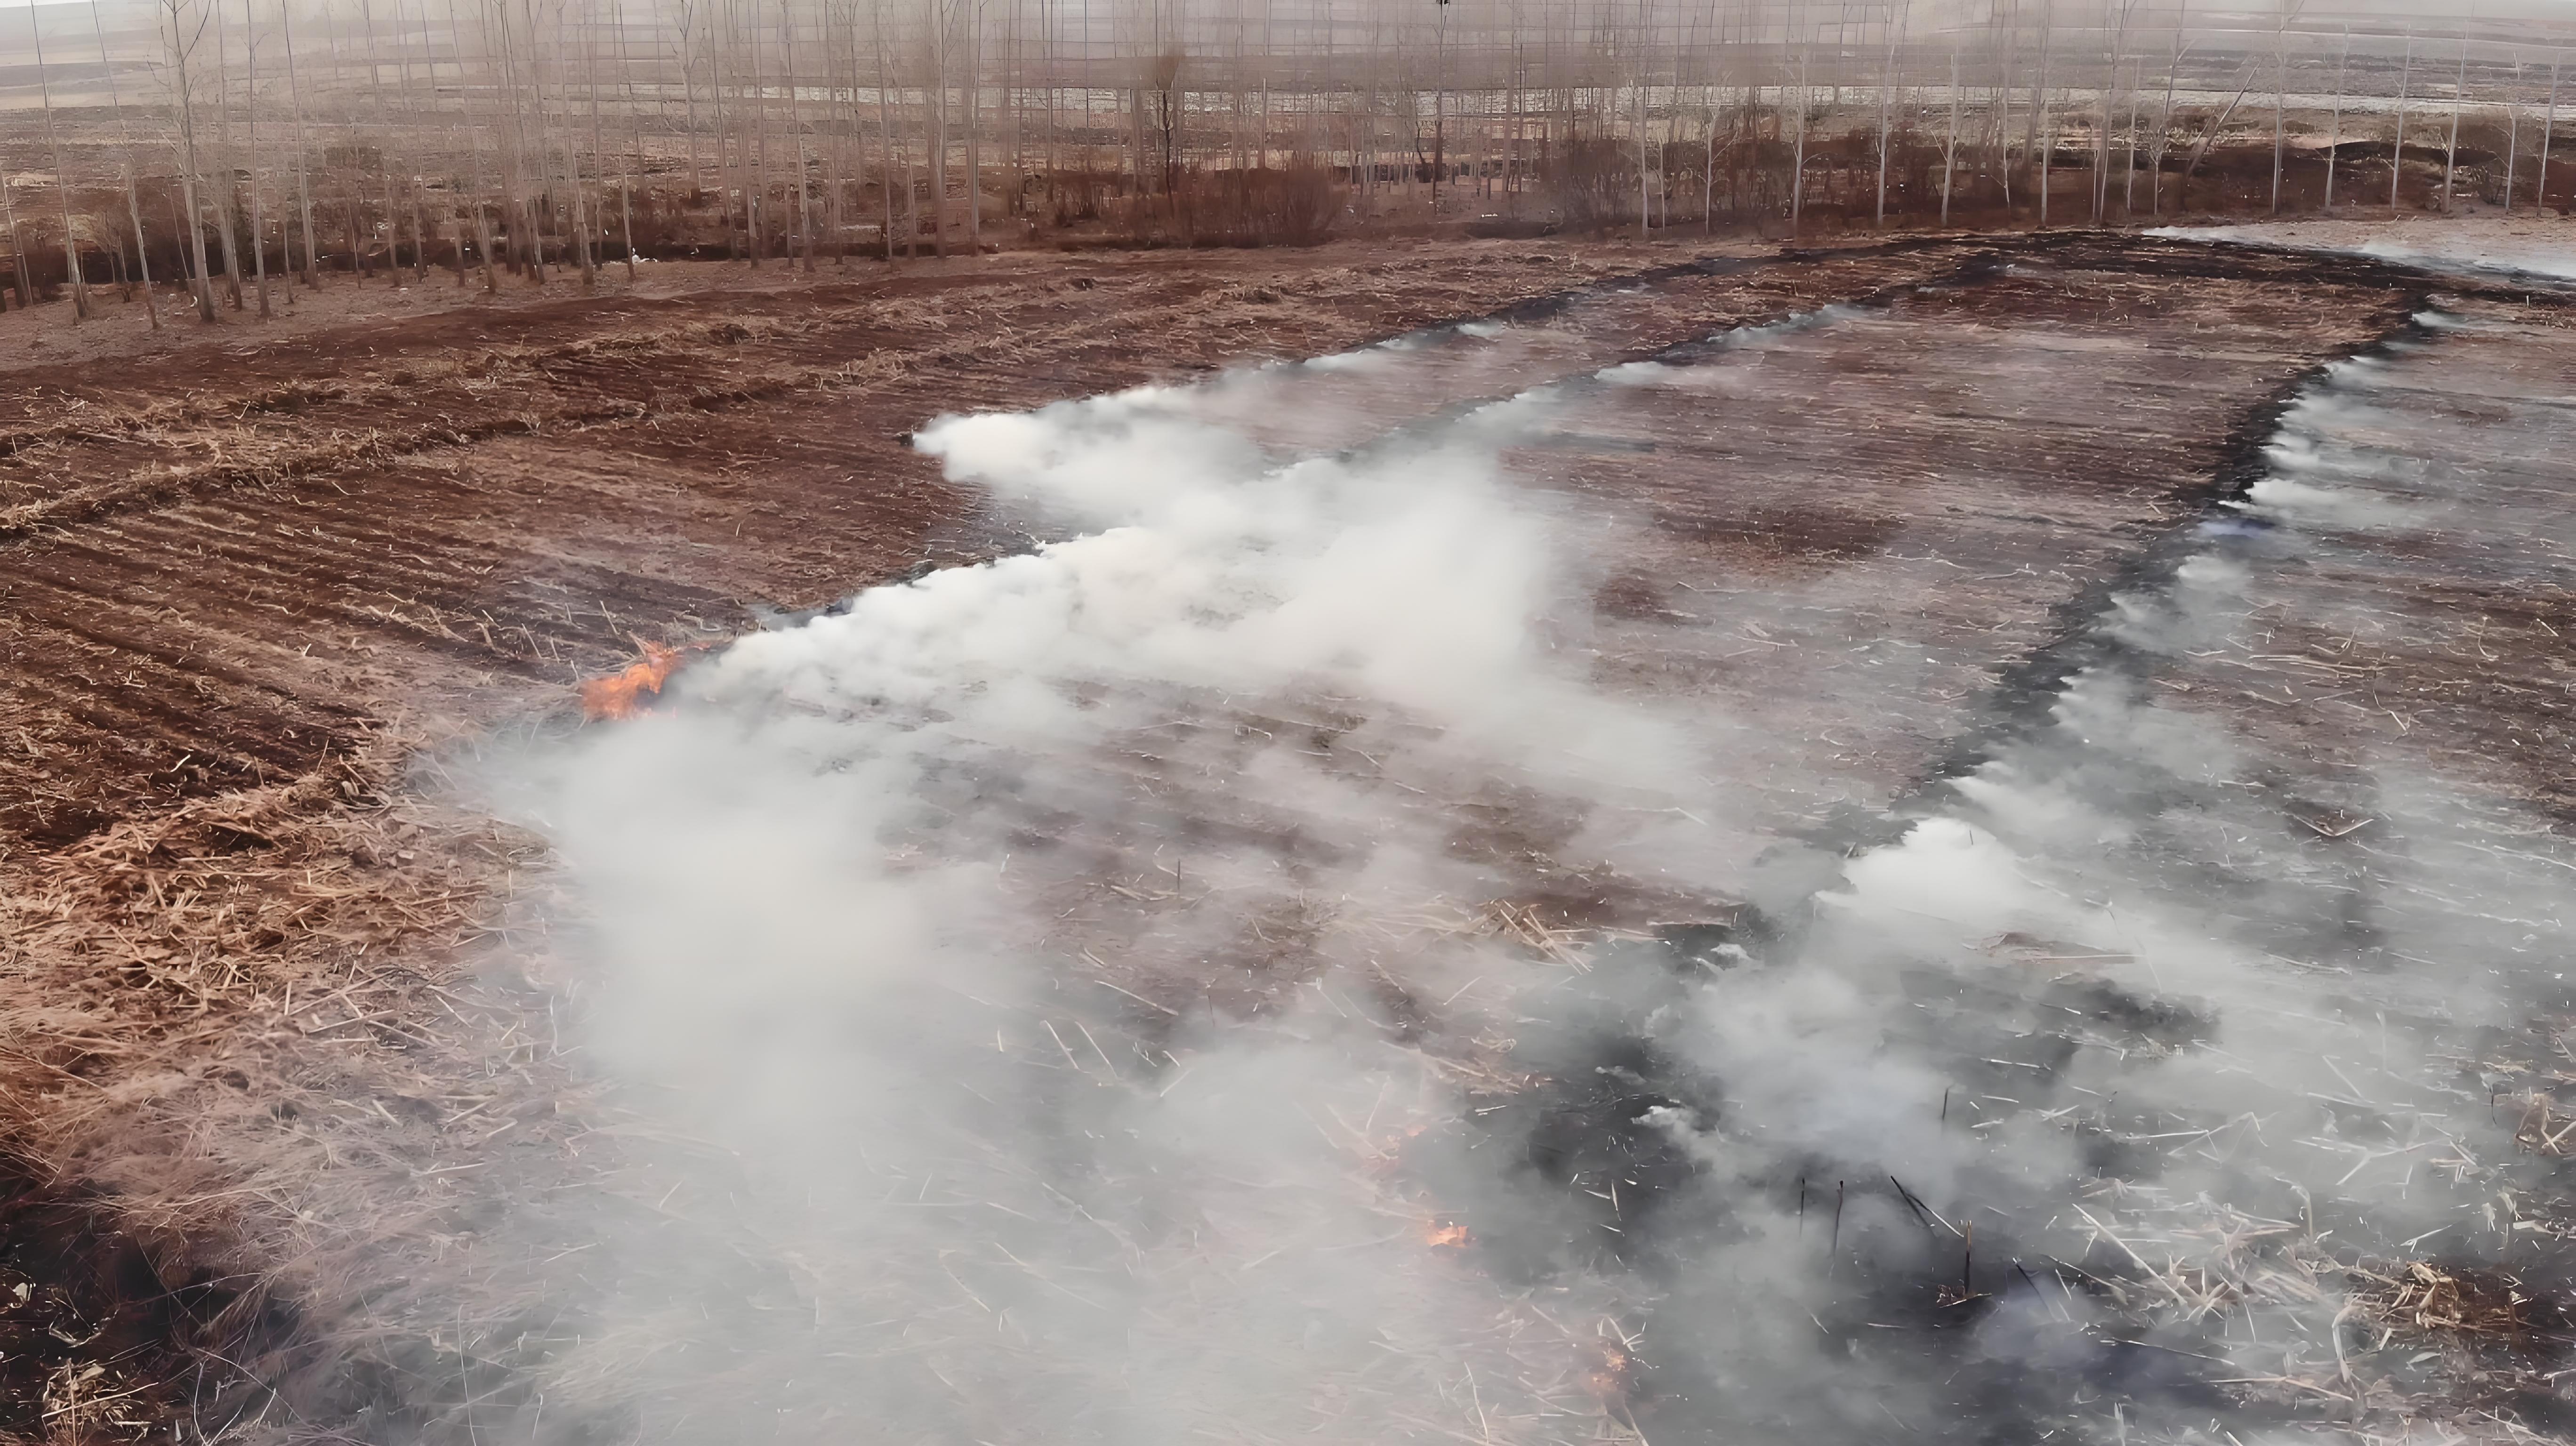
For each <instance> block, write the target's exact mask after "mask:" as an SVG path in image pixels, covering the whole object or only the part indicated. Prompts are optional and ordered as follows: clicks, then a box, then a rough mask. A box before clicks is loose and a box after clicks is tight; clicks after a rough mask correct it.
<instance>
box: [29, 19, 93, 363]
mask: <svg viewBox="0 0 2576 1446" xmlns="http://www.w3.org/2000/svg"><path fill="white" fill-rule="evenodd" d="M27 33H28V34H29V35H30V36H31V37H32V38H33V39H34V41H35V45H36V96H37V99H38V100H39V101H40V102H41V103H42V104H43V106H44V111H45V149H46V150H47V151H48V152H51V153H52V156H53V167H54V201H55V203H56V205H57V207H58V208H59V209H60V211H61V213H62V220H63V275H64V277H65V279H66V280H68V281H69V282H70V283H71V288H72V324H73V325H75V326H77V325H79V324H80V323H81V322H83V321H86V320H88V319H89V309H90V308H89V283H88V281H87V279H86V278H84V277H83V276H82V275H81V264H80V236H79V233H78V232H76V231H75V230H74V229H73V227H72V180H71V177H70V176H69V175H67V174H65V172H64V171H63V146H62V142H61V140H60V139H58V138H57V137H56V136H55V134H54V88H53V83H52V82H51V81H50V80H49V79H47V78H46V75H45V26H44V22H43V20H41V19H40V18H39V17H38V16H37V14H36V0H27Z"/></svg>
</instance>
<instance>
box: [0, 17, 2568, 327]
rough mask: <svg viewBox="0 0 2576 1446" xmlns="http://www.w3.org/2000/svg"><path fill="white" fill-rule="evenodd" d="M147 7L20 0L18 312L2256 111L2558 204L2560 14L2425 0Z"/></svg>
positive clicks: (1872, 195)
mask: <svg viewBox="0 0 2576 1446" xmlns="http://www.w3.org/2000/svg"><path fill="white" fill-rule="evenodd" d="M121 3H122V4H125V5H131V4H133V3H135V0H121ZM148 5H149V10H148V12H146V13H144V14H141V15H138V14H137V13H136V12H134V11H132V10H130V9H124V10H118V11H115V12H110V11H109V10H108V9H106V8H105V6H106V0H84V3H81V4H77V5H53V6H48V7H43V8H41V9H39V8H37V7H33V6H31V7H30V8H29V10H28V11H27V14H28V17H29V25H28V34H29V44H28V51H29V59H31V60H32V62H33V73H34V75H35V77H36V85H35V88H34V90H35V93H34V95H33V96H32V97H30V99H32V101H33V104H32V105H27V106H24V107H23V108H22V109H20V110H19V111H16V112H13V114H15V115H17V116H19V117H21V118H22V119H24V120H28V121H33V122H35V124H34V125H33V126H25V125H21V126H17V127H14V128H12V130H11V132H10V134H9V136H8V138H7V140H6V141H0V145H6V144H9V143H12V142H14V143H15V146H16V147H17V148H19V149H22V150H23V149H24V148H26V147H28V146H32V145H41V146H42V148H43V150H44V153H45V154H44V157H43V159H42V161H41V162H40V163H39V164H38V165H36V166H32V167H8V166H0V226H5V227H6V229H7V233H8V237H9V240H10V242H11V246H10V250H11V256H12V268H13V269H12V274H11V277H10V279H11V280H14V283H15V289H16V291H17V293H18V298H19V300H20V301H22V302H24V301H25V300H27V299H28V298H29V297H30V296H31V295H32V294H34V292H35V289H36V284H37V277H38V273H39V272H51V273H53V274H52V275H51V276H50V277H48V278H47V280H48V282H49V284H56V283H58V284H61V285H64V286H66V287H67V288H68V290H69V292H70V295H71V299H72V306H73V311H74V315H75V316H76V317H77V316H86V315H88V314H89V311H90V306H91V296H90V291H91V286H92V284H93V282H94V281H98V280H112V281H113V283H114V284H118V285H121V286H124V287H126V288H127V289H128V290H129V292H131V291H132V290H134V289H135V288H137V287H138V286H139V287H140V289H141V291H142V293H143V295H144V297H145V300H146V306H147V308H148V309H150V314H151V316H152V318H153V323H154V324H155V325H158V324H159V313H158V310H157V308H154V307H153V306H152V302H151V299H150V297H151V289H150V283H151V280H152V278H153V276H154V274H155V268H156V267H157V268H159V269H160V270H161V271H162V272H163V273H164V280H165V281H166V280H169V279H171V277H170V274H169V273H175V277H176V279H177V280H178V281H179V282H181V283H182V284H184V286H185V288H186V290H187V294H188V297H189V300H190V304H191V305H192V306H193V307H194V309H195V310H196V311H197V313H198V315H199V316H200V317H201V318H204V319H208V320H212V319H214V318H215V317H216V316H217V315H218V314H219V311H220V310H221V309H222V308H224V307H227V306H229V307H233V308H238V309H246V310H247V309H256V310H257V311H259V312H261V313H262V314H265V313H266V312H267V311H268V310H269V308H270V305H271V300H270V292H271V288H272V286H273V285H276V284H278V283H280V282H282V281H284V280H286V279H288V278H292V279H294V280H296V281H300V282H302V283H304V284H308V285H318V284H320V283H321V280H322V277H323V274H324V273H325V272H326V271H330V270H347V271H351V272H355V273H358V274H360V275H366V274H371V273H373V272H375V271H378V270H386V271H389V272H390V274H391V275H393V276H394V277H395V278H396V279H398V280H400V279H410V280H418V279H423V278H425V277H426V276H427V274H428V273H429V271H430V270H431V268H432V267H434V266H443V267H447V268H450V269H452V270H453V272H454V274H455V277H456V280H457V282H458V284H460V285H464V284H470V283H471V282H473V281H474V280H476V279H477V278H478V277H479V280H480V282H481V284H482V285H484V286H486V287H489V288H497V287H499V286H500V285H501V277H502V276H503V275H504V274H512V275H518V276H522V277H525V278H526V279H528V280H529V281H532V282H543V281H545V280H547V279H548V278H549V277H550V276H552V275H554V274H556V273H571V274H577V275H578V276H579V278H580V279H581V281H582V282H583V283H584V284H585V285H588V284H591V283H593V282H594V281H595V280H596V278H597V276H598V274H599V272H600V269H601V268H602V267H603V266H604V265H611V264H616V263H617V262H618V261H622V262H623V264H624V265H625V267H626V268H627V269H628V271H629V272H630V274H631V273H632V270H633V268H634V267H635V265H636V263H637V260H638V258H639V256H641V255H645V254H656V255H669V254H698V255H705V254H723V255H729V256H734V257H740V258H745V259H748V260H750V261H751V262H752V263H753V264H755V265H756V264H759V263H760V262H762V261H764V260H779V259H783V260H786V261H788V262H790V263H792V264H799V265H802V266H805V267H807V268H811V267H812V266H813V265H814V264H815V263H816V260H817V258H818V257H823V258H832V257H841V256H846V255H849V254H851V253H852V252H853V251H856V250H864V251H866V252H869V253H873V254H881V255H884V256H887V257H893V256H896V255H900V254H908V253H912V252H916V251H921V250H930V251H936V252H940V253H943V254H944V253H946V252H948V251H949V250H951V249H952V248H962V249H966V250H970V251H971V250H976V249H980V248H982V247H984V246H985V245H986V243H987V235H986V232H987V228H988V227H1001V228H1004V229H1005V230H1007V231H1008V232H1009V233H1010V235H1011V236H1012V237H1014V238H1019V237H1025V236H1028V235H1031V234H1035V233H1037V232H1041V231H1045V230H1048V229H1054V228H1080V227H1083V226H1086V225H1096V226H1099V227H1101V228H1104V229H1107V230H1109V231H1113V232H1120V233H1122V234H1129V235H1134V234H1142V233H1147V232H1152V233H1154V234H1157V235H1165V236H1172V237H1178V238H1194V237H1204V236H1209V235H1215V236H1219V237H1225V238H1230V239H1250V240H1260V239H1304V238H1306V237H1311V236H1314V235H1319V234H1322V233H1323V232H1324V231H1325V230H1328V229H1330V228H1331V226H1332V225H1334V224H1335V223H1336V221H1337V220H1338V219H1340V218H1343V217H1347V216H1349V215H1352V214H1357V215H1360V216H1363V217H1368V216H1377V217H1388V216H1393V217H1397V218H1403V217H1408V216H1409V217H1416V218H1423V219H1430V220H1437V219H1439V218H1441V217H1443V216H1449V217H1453V218H1458V219H1464V220H1466V221H1468V222H1469V223H1470V224H1475V223H1479V222H1490V223H1493V224H1497V225H1504V226H1508V225H1512V224H1516V223H1526V224H1532V225H1545V224H1574V225H1628V224H1635V225H1638V226H1641V227H1647V228H1652V227H1654V226H1656V225H1689V224H1693V223H1696V224H1698V225H1701V226H1714V225H1715V224H1716V223H1717V222H1718V220H1719V219H1720V218H1721V217H1729V218H1738V219H1741V218H1744V217H1746V216H1748V215H1750V216H1757V217H1773V216H1777V217H1782V218H1785V219H1786V220H1787V222H1788V224H1790V225H1791V226H1792V227H1793V228H1794V227H1796V226H1799V225H1803V224H1808V223H1809V222H1810V218H1811V217H1812V216H1813V214H1814V212H1815V211H1816V209H1817V208H1819V207H1822V208H1825V209H1827V210H1828V211H1830V213H1831V214H1832V215H1834V216H1835V217H1836V218H1838V219H1840V220H1843V221H1846V222H1849V221H1852V220H1854V219H1855V218H1856V217H1858V216H1861V215H1865V216H1866V217H1867V219H1868V220H1871V221H1874V222H1878V223H1882V224H1883V223H1885V222H1886V221H1887V220H1888V218H1889V216H1890V215H1891V214H1892V213H1893V214H1895V215H1899V216H1908V215H1910V216H1917V217H1926V218H1930V217H1937V218H1938V219H1939V220H1940V221H1942V222H1944V223H1948V222H1951V221H1953V220H1954V219H1960V216H1959V213H1961V212H1968V213H1974V214H1976V215H1985V214H1995V213H2000V214H2003V215H2010V216H2022V215H2027V216H2031V217H2034V218H2035V219H2038V220H2040V221H2041V222H2043V223H2046V222H2049V221H2052V220H2085V221H2103V220H2107V219H2116V218H2121V217H2125V216H2128V215H2134V214H2138V213H2139V212H2140V211H2141V210H2143V211H2144V212H2145V213H2146V214H2157V213H2161V212H2162V211H2164V210H2165V209H2166V208H2167V206H2168V205H2169V204H2172V205H2179V204H2182V203H2183V202H2184V201H2185V200H2186V199H2187V197H2188V195H2189V188H2190V187H2191V185H2192V184H2193V178H2194V176H2195V174H2197V173H2199V172H2200V171H2201V168H2202V166H2203V164H2204V162H2205V161H2207V160H2208V158H2209V156H2210V154H2211V152H2212V149H2213V147H2232V148H2233V151H2234V152H2235V153H2236V154H2237V156H2238V159H2239V160H2241V158H2242V153H2243V152H2245V151H2246V150H2248V149H2249V148H2254V149H2259V148H2260V147H2262V146H2263V145H2264V144H2266V143H2268V147H2269V152H2270V167H2269V177H2268V188H2265V189H2267V195H2266V196H2264V197H2263V198H2262V199H2263V204H2266V205H2268V207H2269V208H2271V209H2278V208H2280V207H2281V206H2282V205H2283V203H2284V193H2285V186H2293V187H2295V186H2297V185H2299V184H2302V182H2301V178H2302V177H2303V176H2308V175H2309V174H2310V173H2313V172H2315V171H2317V170H2318V169H2319V168H2320V164H2321V167H2322V179H2323V185H2322V196H2321V197H2312V198H2311V200H2310V203H2312V204H2313V203H2315V202H2316V201H2320V200H2321V202H2322V204H2325V205H2329V206H2331V205H2334V204H2336V203H2338V202H2345V203H2349V202H2352V201H2354V200H2356V199H2359V197H2357V196H2356V194H2355V190H2356V187H2357V186H2361V185H2368V186H2370V187H2372V188H2374V190H2375V188H2377V187H2380V186H2383V185H2384V186H2385V187H2386V190H2387V199H2388V201H2389V203H2390V204H2392V205H2394V204H2398V203H2399V202H2400V201H2402V200H2403V199H2405V195H2406V186H2407V183H2408V178H2409V176H2410V175H2412V176H2414V177H2415V178H2416V185H2417V188H2418V190H2419V191H2420V192H2422V193H2423V195H2424V196H2425V197H2426V198H2428V199H2430V200H2431V201H2432V202H2433V203H2435V204H2449V203H2450V201H2451V200H2452V199H2453V197H2454V196H2455V195H2456V194H2457V193H2458V191H2459V189H2460V186H2461V177H2462V172H2463V165H2464V160H2463V157H2464V155H2465V156H2466V162H2465V164H2466V166H2467V169H2468V172H2469V175H2470V179H2471V183H2472V184H2473V185H2474V186H2475V187H2477V188H2479V189H2481V190H2483V191H2484V192H2486V193H2487V194H2489V195H2491V196H2494V197H2496V198H2497V199H2501V200H2502V201H2503V202H2504V203H2505V204H2507V205H2512V204H2515V203H2517V202H2522V203H2533V202H2539V201H2542V200H2544V199H2557V200H2563V199H2565V192H2566V190H2567V187H2566V185H2565V184H2564V183H2560V184H2559V185H2558V186H2557V192H2558V194H2557V195H2556V196H2554V197H2553V196H2552V195H2551V189H2552V184H2553V183H2552V179H2551V172H2550V169H2549V162H2548V157H2549V155H2550V153H2551V151H2552V148H2553V147H2554V146H2555V144H2556V143H2557V140H2558V130H2559V126H2558V102H2559V98H2560V78H2561V70H2562V63H2561V53H2562V52H2561V48H2560V46H2561V42H2562V41H2563V40H2565V39H2567V38H2570V36H2571V35H2576V31H2570V30H2565V29H2553V28H2550V27H2549V25H2548V24H2547V23H2546V22H2545V21H2543V20H2534V21H2528V22H2504V21H2486V22H2478V23H2476V24H2467V23H2464V22H2462V21H2460V20H2458V19H2456V18H2446V16H2445V15H2444V14H2443V13H2440V12H2442V11H2444V10H2446V9H2447V8H2448V7H2447V6H2446V5H2445V4H2444V3H2442V0H2426V5H2427V13H2425V14H2422V15H2419V16H2415V17H2412V18H2410V17H2408V16H2406V15H2403V14H2391V15H2379V16H2360V17H2353V16H2342V17H2324V16H2319V15H2315V14H2310V13H2307V12H2306V11H2305V9H2304V8H2303V7H2304V0H2274V3H2273V4H2272V5H2271V6H2270V8H2265V9H2256V10H2239V11H2220V10H2212V9H2208V8H2206V6H2205V4H2204V7H2203V8H2200V9H2194V8H2193V7H2192V5H2191V3H2190V0H2170V3H2166V4H2161V5H2159V4H2151V3H2149V0H2074V3H2067V0H1852V3H1842V0H1836V3H1825V0H1454V3H1453V0H1188V3H1184V0H148ZM83 21H85V22H86V23H85V24H82V23H80V22H83ZM2428 127H2430V128H2431V129H2430V130H2429V132H2428V130H2427V128H2428ZM2464 135H2466V136H2467V137H2468V138H2469V141H2470V144H2468V145H2467V146H2465V147H2464V145H2463V141H2462V138H2463V136H2464ZM2491 135H2500V136H2501V138H2502V139H2503V141H2504V144H2503V146H2502V147H2501V148H2499V147H2496V146H2493V145H2490V144H2485V141H2486V140H2487V138H2489V137H2490V136H2491ZM2410 147H2411V148H2412V153H2413V159H2414V160H2415V162H2416V165H2415V167H2414V169H2413V170H2412V171H2410V169H2409V166H2408V159H2409V148H2410ZM2497 149H2502V150H2503V151H2504V152H2505V154H2504V155H2503V156H2501V157H2498V156H2496V155H2495V154H2494V152H2495V151H2496V150H2497ZM2237 169H2238V170H2240V171H2241V169H2242V167H2241V165H2240V166H2238V167H2237ZM2436 169H2438V172H2439V178H2438V184H2436V181H2435V179H2434V171H2435V170H2436ZM12 170H15V171H16V172H17V174H18V177H19V180H18V183H17V184H12V183H11V181H10V179H9V172H10V171H12ZM30 171H33V172H35V173H37V174H40V175H49V176H50V177H51V178H52V181H53V184H52V185H51V187H50V189H51V192H52V194H51V196H50V198H48V200H49V203H50V204H48V205H43V206H39V205H35V204H28V205H24V206H22V205H21V201H22V200H28V201H31V202H32V201H33V199H34V198H35V197H36V196H37V195H39V194H41V192H42V190H43V189H45V188H44V187H42V186H37V187H29V186H27V185H26V184H25V177H26V175H27V173H28V172H30ZM2070 171H2071V172H2072V173H2071V174H2070ZM2142 177H2143V189H2144V194H2143V196H2142V195H2141V187H2142V179H2141V178H2142ZM2338 186H2340V188H2341V189H2340V192H2339V191H2338ZM2069 187H2078V188H2080V190H2079V191H2078V192H2077V194H2075V195H2072V196H2070V195H2068V194H2066V192H2067V188H2069ZM21 191H25V192H27V193H28V194H27V195H26V196H24V197H22V196H21V195H20V194H19V193H20V192H21ZM2237 199H2238V200H2240V201H2241V200H2243V199H2244V198H2243V197H2242V196H2241V195H2240V196H2239V197H2238V198H2237ZM2292 199H2293V200H2296V199H2297V197H2293V198H2292ZM2142 201H2143V206H2142V205H2141V202H2142ZM47 231H51V232H53V233H55V234H54V235H53V236H52V237H51V238H50V244H47V243H46V241H45V240H43V239H40V238H42V237H43V235H44V233H45V232H47ZM49 252H50V253H53V254H52V255H48V253H49ZM56 257H58V258H59V265H58V266H56V265H54V264H53V262H54V260H55V258H56Z"/></svg>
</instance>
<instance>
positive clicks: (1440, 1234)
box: [1422, 1225, 1476, 1250]
mask: <svg viewBox="0 0 2576 1446" xmlns="http://www.w3.org/2000/svg"><path fill="white" fill-rule="evenodd" d="M1475 1238H1476V1237H1475V1236H1473V1235H1470V1234H1468V1233H1467V1227H1466V1226H1464V1225H1435V1226H1433V1227H1431V1228H1430V1229H1429V1230H1427V1231H1424V1232H1423V1235H1422V1239H1423V1242H1424V1243H1425V1244H1427V1245H1429V1246H1430V1247H1431V1248H1432V1249H1434V1250H1464V1249H1466V1248H1467V1246H1468V1245H1469V1244H1470V1243H1472V1242H1473V1241H1474V1240H1475Z"/></svg>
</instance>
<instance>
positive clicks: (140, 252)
mask: <svg viewBox="0 0 2576 1446" xmlns="http://www.w3.org/2000/svg"><path fill="white" fill-rule="evenodd" d="M89 23H90V28H91V29H92V30H93V31H95V32H96V33H97V35H98V68H99V72H100V73H101V74H103V75H105V76H106V77H107V100H108V104H109V105H110V106H111V107H113V108H114V109H115V111H116V142H117V147H118V149H120V150H121V151H123V152H124V157H125V215H126V218H127V219H128V220H130V221H132V222H133V223H134V271H135V274H136V275H137V276H139V277H141V278H142V281H143V315H144V316H145V317H146V318H147V319H148V320H150V321H151V323H152V329H153V330H154V331H159V330H160V329H161V303H160V302H159V301H158V300H157V299H155V298H154V296H153V295H152V242H151V241H150V239H149V238H147V237H145V236H144V234H143V198H142V195H141V186H140V184H139V183H138V181H137V179H136V176H135V170H136V167H135V164H134V137H133V136H132V134H130V133H129V132H128V131H127V130H126V128H125V98H124V96H123V95H121V94H119V93H118V90H117V85H116V65H115V63H114V62H113V61H111V60H110V59H109V58H108V54H107V25H106V22H105V21H103V20H102V19H100V17H99V13H98V0H89ZM2541 154H2542V155H2543V157H2544V158H2545V157H2546V156H2547V154H2548V152H2547V150H2546V148H2544V149H2543V150H2542V153H2541ZM2548 171H2549V163H2548V161H2547V160H2546V159H2543V160H2542V162H2541V174H2542V175H2543V176H2544V177H2545V176H2546V175H2547V174H2548Z"/></svg>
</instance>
